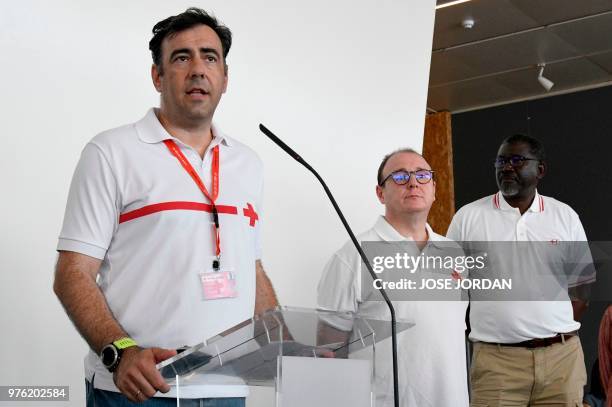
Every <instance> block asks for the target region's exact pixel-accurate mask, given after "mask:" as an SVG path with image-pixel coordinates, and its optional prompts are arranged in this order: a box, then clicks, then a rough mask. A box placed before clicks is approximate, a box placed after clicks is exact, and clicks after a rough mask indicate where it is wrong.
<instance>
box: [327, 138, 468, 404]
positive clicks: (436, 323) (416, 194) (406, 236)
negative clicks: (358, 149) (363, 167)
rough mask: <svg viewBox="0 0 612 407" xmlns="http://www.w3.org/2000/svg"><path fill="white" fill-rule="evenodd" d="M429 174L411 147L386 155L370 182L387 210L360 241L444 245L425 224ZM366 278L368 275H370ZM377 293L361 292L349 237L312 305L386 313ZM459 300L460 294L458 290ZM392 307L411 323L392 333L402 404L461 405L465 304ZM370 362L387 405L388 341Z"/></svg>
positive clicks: (379, 400)
mask: <svg viewBox="0 0 612 407" xmlns="http://www.w3.org/2000/svg"><path fill="white" fill-rule="evenodd" d="M433 175H434V172H433V171H432V169H431V167H430V166H429V164H428V163H427V161H426V160H425V159H424V158H423V157H422V156H421V155H420V154H418V153H416V152H415V151H414V150H412V149H402V150H398V151H396V152H393V153H391V154H389V155H387V156H386V157H385V158H384V159H383V161H382V162H381V164H380V166H379V169H378V177H377V178H378V179H377V181H378V185H377V186H376V195H377V196H378V199H379V201H380V203H382V204H383V205H384V206H385V215H384V216H380V217H379V218H378V220H377V221H376V224H375V225H374V227H372V228H371V229H370V230H368V231H366V232H365V233H363V234H361V235H359V236H357V239H358V240H359V241H360V242H412V241H416V245H417V247H418V248H419V252H422V253H423V254H425V255H427V253H430V251H431V252H436V253H438V252H440V250H443V251H444V250H446V248H448V245H449V240H448V239H446V238H445V237H443V236H440V235H438V234H437V233H435V232H434V231H433V230H432V229H431V227H430V226H429V225H428V224H427V216H428V214H429V210H430V208H431V205H432V204H433V202H434V200H435V190H436V186H435V181H434V180H433V179H434V177H433ZM364 272H366V271H365V270H364ZM366 273H367V272H366ZM449 276H450V273H449ZM449 276H447V277H449ZM366 279H367V280H368V281H370V277H369V275H367V277H366ZM376 298H377V299H376V300H374V301H372V300H371V299H369V298H362V290H361V258H360V257H359V254H358V253H357V250H356V249H355V247H354V246H353V243H352V242H351V241H349V242H347V243H346V244H345V245H344V246H343V247H342V248H341V249H340V250H339V251H337V252H336V253H335V254H334V255H333V256H332V258H331V259H330V260H329V262H328V263H327V265H326V267H325V270H324V271H323V274H322V276H321V280H320V281H319V286H318V301H317V302H318V307H319V308H320V309H323V310H328V311H341V312H353V313H355V312H360V313H361V314H363V315H367V316H370V317H373V318H377V319H385V318H386V319H388V318H389V309H388V308H387V305H386V304H385V303H383V302H381V301H380V300H379V298H378V297H376ZM447 298H448V297H447ZM457 298H458V299H460V295H459V293H458V296H457ZM393 307H394V308H395V311H396V315H397V318H398V319H404V320H410V321H413V322H414V323H415V326H414V327H413V328H411V329H408V330H406V331H404V332H401V333H399V334H398V345H397V350H398V352H397V353H398V378H399V383H398V387H399V396H400V405H401V406H409V407H467V405H468V390H467V372H466V361H465V328H466V327H465V312H466V309H467V302H465V301H411V300H408V299H407V298H405V300H404V301H393ZM375 363H376V365H375V373H376V377H375V391H376V405H377V406H392V405H393V401H394V400H393V374H392V359H391V346H390V340H385V341H383V342H381V343H380V344H379V345H377V348H376V360H375Z"/></svg>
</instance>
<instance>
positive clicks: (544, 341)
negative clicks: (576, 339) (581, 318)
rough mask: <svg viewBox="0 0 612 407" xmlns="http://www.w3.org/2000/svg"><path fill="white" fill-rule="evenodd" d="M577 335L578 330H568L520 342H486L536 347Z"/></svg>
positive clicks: (518, 346)
mask: <svg viewBox="0 0 612 407" xmlns="http://www.w3.org/2000/svg"><path fill="white" fill-rule="evenodd" d="M576 335H578V331H573V332H567V333H563V334H556V335H555V336H552V337H550V338H536V339H530V340H528V341H523V342H518V343H491V342H484V343H488V344H489V345H499V346H511V347H515V348H528V349H535V348H543V347H546V346H550V345H554V344H555V343H559V342H565V339H567V338H571V337H572V336H576Z"/></svg>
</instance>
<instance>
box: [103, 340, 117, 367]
mask: <svg viewBox="0 0 612 407" xmlns="http://www.w3.org/2000/svg"><path fill="white" fill-rule="evenodd" d="M118 356H119V353H118V352H117V349H115V347H114V346H113V345H106V346H105V347H104V348H103V349H102V352H100V358H101V359H102V364H104V366H106V367H107V368H109V367H111V366H112V365H114V364H115V362H116V361H117V358H118Z"/></svg>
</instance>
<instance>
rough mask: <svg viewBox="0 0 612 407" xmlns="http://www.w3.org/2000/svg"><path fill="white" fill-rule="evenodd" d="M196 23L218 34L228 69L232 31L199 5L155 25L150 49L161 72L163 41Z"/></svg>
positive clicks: (224, 62)
mask: <svg viewBox="0 0 612 407" xmlns="http://www.w3.org/2000/svg"><path fill="white" fill-rule="evenodd" d="M196 25H206V26H208V27H210V28H212V30H213V31H214V32H215V33H216V34H217V36H218V37H219V40H221V48H222V51H223V64H224V66H225V68H226V70H227V62H226V58H227V54H228V53H229V50H230V48H231V46H232V32H231V31H230V29H229V28H227V27H226V26H224V25H223V24H222V23H220V22H219V21H218V20H217V18H216V17H214V16H212V15H210V14H208V13H207V12H206V11H204V10H202V9H201V8H197V7H190V8H188V9H187V10H185V11H184V12H183V13H181V14H178V15H176V16H170V17H168V18H166V19H165V20H162V21H160V22H158V23H157V24H155V25H154V26H153V38H151V41H149V49H150V50H151V56H152V57H153V63H154V64H155V65H157V69H158V70H159V72H160V74H161V73H163V70H162V51H161V48H162V42H163V41H164V38H166V37H172V36H173V35H175V34H176V33H179V32H181V31H184V30H187V29H189V28H191V27H195V26H196Z"/></svg>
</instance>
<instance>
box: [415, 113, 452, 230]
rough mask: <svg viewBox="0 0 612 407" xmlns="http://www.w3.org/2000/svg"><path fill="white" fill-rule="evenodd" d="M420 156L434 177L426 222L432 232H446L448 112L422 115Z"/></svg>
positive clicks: (449, 175)
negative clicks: (434, 188)
mask: <svg viewBox="0 0 612 407" xmlns="http://www.w3.org/2000/svg"><path fill="white" fill-rule="evenodd" d="M423 157H425V159H426V160H427V162H428V163H429V165H431V168H432V169H433V170H434V171H435V180H436V201H435V202H434V204H433V206H432V207H431V211H430V212H429V218H428V222H429V224H430V225H431V227H432V228H433V230H434V232H436V233H439V234H441V235H446V231H447V230H448V226H449V225H450V222H451V219H452V218H453V215H454V214H455V180H454V177H453V139H452V131H451V114H450V113H449V112H439V113H431V114H428V115H427V116H426V119H425V135H424V137H423Z"/></svg>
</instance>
